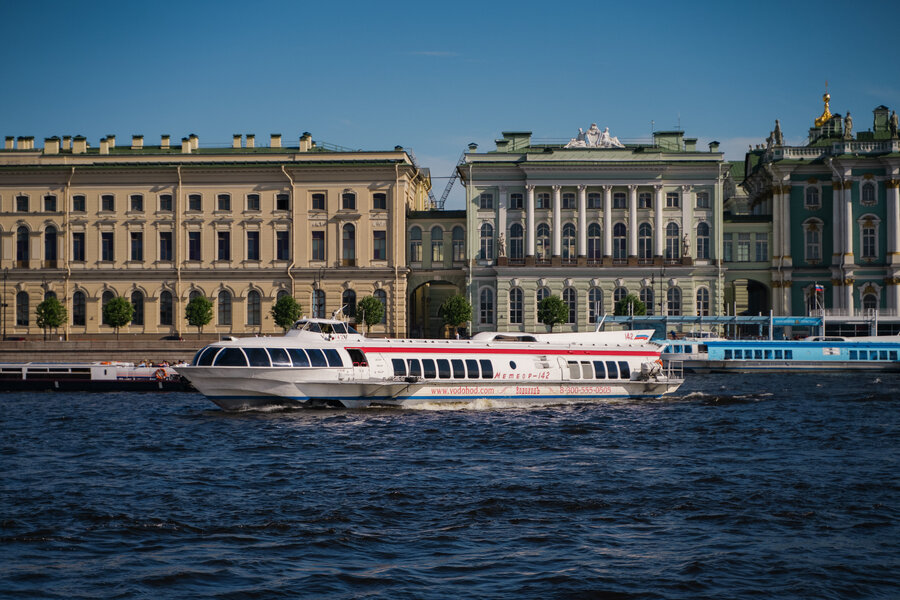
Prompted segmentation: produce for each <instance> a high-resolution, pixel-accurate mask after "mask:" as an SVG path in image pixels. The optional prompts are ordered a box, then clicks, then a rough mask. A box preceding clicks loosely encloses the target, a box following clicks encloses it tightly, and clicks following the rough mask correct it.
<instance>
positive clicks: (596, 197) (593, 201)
mask: <svg viewBox="0 0 900 600" xmlns="http://www.w3.org/2000/svg"><path fill="white" fill-rule="evenodd" d="M587 207H588V208H603V195H602V194H598V193H597V192H591V193H590V194H588V195H587Z"/></svg>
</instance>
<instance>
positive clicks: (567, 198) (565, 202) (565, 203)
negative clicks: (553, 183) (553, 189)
mask: <svg viewBox="0 0 900 600" xmlns="http://www.w3.org/2000/svg"><path fill="white" fill-rule="evenodd" d="M562 207H563V208H570V209H571V208H575V194H573V193H572V192H566V193H565V194H563V195H562Z"/></svg>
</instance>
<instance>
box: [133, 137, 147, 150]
mask: <svg viewBox="0 0 900 600" xmlns="http://www.w3.org/2000/svg"><path fill="white" fill-rule="evenodd" d="M143 147H144V136H142V135H132V136H131V149H132V150H141V149H143Z"/></svg>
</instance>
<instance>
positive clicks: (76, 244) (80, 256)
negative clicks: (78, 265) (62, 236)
mask: <svg viewBox="0 0 900 600" xmlns="http://www.w3.org/2000/svg"><path fill="white" fill-rule="evenodd" d="M72 260H73V261H76V262H84V232H83V231H76V232H74V233H73V234H72Z"/></svg>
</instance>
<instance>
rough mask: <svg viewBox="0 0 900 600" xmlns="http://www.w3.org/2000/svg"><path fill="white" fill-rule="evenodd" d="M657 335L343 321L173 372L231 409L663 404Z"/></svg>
mask: <svg viewBox="0 0 900 600" xmlns="http://www.w3.org/2000/svg"><path fill="white" fill-rule="evenodd" d="M651 333H652V332H651V331H613V332H601V331H596V332H584V333H556V334H531V333H479V334H477V335H476V336H474V337H473V338H472V339H469V340H422V339H372V338H367V337H365V336H363V335H361V334H360V333H358V332H357V331H356V330H354V329H353V327H351V326H350V325H348V324H347V323H345V322H343V321H340V320H335V319H301V320H300V321H298V322H297V323H295V324H294V327H293V328H292V329H290V330H289V331H288V332H286V333H285V335H284V336H282V337H253V338H242V339H230V340H223V341H220V342H216V343H214V344H210V345H209V346H206V347H204V348H202V349H201V350H200V351H199V352H197V355H196V356H195V357H194V360H193V361H192V363H191V365H189V366H179V367H177V370H178V372H179V373H180V374H181V375H182V376H184V377H185V378H186V379H188V380H189V381H190V382H191V383H192V384H193V385H194V387H195V388H196V389H197V390H199V391H200V392H201V393H203V394H204V395H206V396H207V397H208V398H209V399H210V400H212V401H213V402H215V403H216V404H217V405H219V406H220V407H222V408H223V409H226V410H243V409H259V408H269V407H277V406H321V405H325V406H343V407H348V408H361V407H366V406H371V405H379V406H415V405H422V404H434V403H436V404H446V403H460V402H470V401H473V400H480V399H486V400H502V401H507V402H509V403H512V404H517V405H518V404H521V405H527V404H545V403H556V402H585V401H592V400H597V399H611V398H623V397H647V398H657V397H660V396H662V395H664V394H668V393H671V392H674V391H675V390H676V389H678V387H679V386H680V385H681V383H682V382H683V379H682V378H681V376H680V373H675V372H673V371H672V370H671V369H670V370H668V371H664V370H663V368H662V361H661V360H660V351H661V346H660V345H659V344H657V343H655V342H652V341H651V340H650V336H651Z"/></svg>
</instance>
